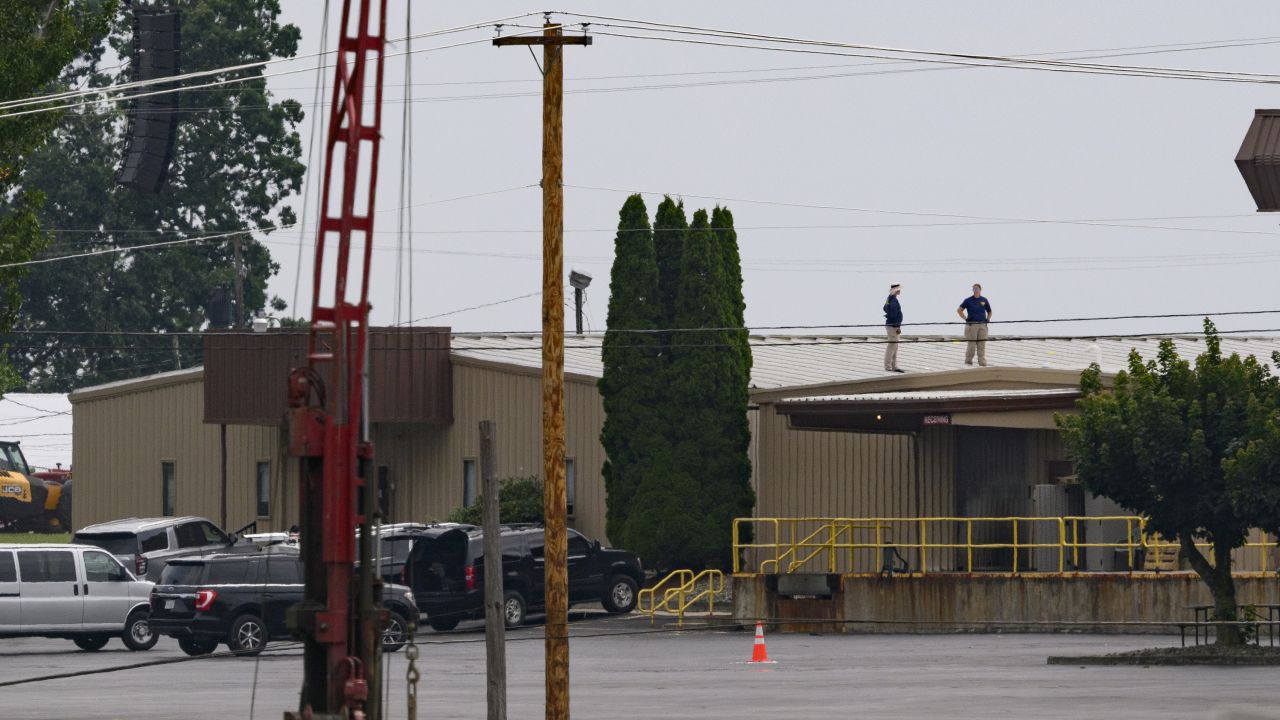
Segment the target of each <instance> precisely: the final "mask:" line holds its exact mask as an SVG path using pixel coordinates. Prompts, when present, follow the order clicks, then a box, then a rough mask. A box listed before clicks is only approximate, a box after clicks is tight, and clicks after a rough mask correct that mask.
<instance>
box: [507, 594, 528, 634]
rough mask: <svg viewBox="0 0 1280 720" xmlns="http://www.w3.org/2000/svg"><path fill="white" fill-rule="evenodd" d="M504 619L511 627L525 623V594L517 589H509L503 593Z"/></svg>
mask: <svg viewBox="0 0 1280 720" xmlns="http://www.w3.org/2000/svg"><path fill="white" fill-rule="evenodd" d="M502 620H503V622H504V623H506V625H507V627H509V628H513V627H520V626H521V625H523V624H524V620H525V605H524V596H523V595H521V594H520V593H518V592H516V591H515V590H508V591H506V592H505V593H503V594H502Z"/></svg>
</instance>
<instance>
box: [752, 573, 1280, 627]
mask: <svg viewBox="0 0 1280 720" xmlns="http://www.w3.org/2000/svg"><path fill="white" fill-rule="evenodd" d="M731 583H732V586H733V614H734V619H735V620H736V621H737V622H741V623H753V622H755V621H756V620H758V619H766V618H771V619H775V620H781V621H783V625H782V628H781V629H783V630H791V631H801V632H803V631H815V632H816V631H821V632H858V633H949V632H981V631H988V630H1001V631H1006V632H1017V631H1026V632H1053V631H1064V630H1069V631H1076V632H1110V633H1177V632H1178V628H1177V627H1175V626H1173V625H1167V626H1155V625H1140V624H1136V623H1152V622H1168V623H1177V622H1189V621H1191V620H1192V619H1193V611H1192V609H1191V608H1192V606H1194V605H1203V604H1208V603H1210V602H1211V598H1210V595H1209V591H1208V589H1207V588H1206V587H1205V586H1204V583H1203V582H1201V581H1200V578H1199V577H1197V576H1195V575H1193V574H1189V573H1160V574H1156V573H1150V574H1147V573H1140V574H1138V573H1135V574H1128V573H1090V574H1087V575H1076V576H1071V575H1067V576H1053V575H1019V576H1009V575H947V574H938V575H925V576H895V577H886V578H880V577H876V576H866V575H830V576H828V575H793V576H787V575H763V574H739V575H734V576H733V578H732V579H731ZM1236 597H1237V599H1238V600H1239V602H1240V604H1241V605H1266V604H1277V603H1280V578H1277V577H1276V576H1275V575H1270V576H1249V577H1237V578H1236ZM788 620H795V621H796V622H793V623H789V622H786V621H788ZM853 620H862V621H870V622H865V623H853V622H849V623H846V622H842V621H853ZM824 621H825V622H824ZM987 623H990V625H987ZM1041 623H1061V625H1059V626H1057V627H1046V626H1044V625H1040V624H1041ZM1073 623H1078V624H1077V625H1071V624H1073ZM1093 623H1098V624H1093ZM1102 623H1135V624H1134V625H1107V624H1102Z"/></svg>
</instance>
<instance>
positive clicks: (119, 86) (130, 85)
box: [0, 12, 541, 118]
mask: <svg viewBox="0 0 1280 720" xmlns="http://www.w3.org/2000/svg"><path fill="white" fill-rule="evenodd" d="M537 14H539V13H537V12H528V13H523V14H521V15H512V16H509V17H505V18H497V19H494V20H486V21H483V22H476V23H470V24H467V25H458V26H455V27H452V28H445V29H443V30H434V31H431V32H426V33H422V34H420V35H417V36H408V35H406V36H405V37H402V38H395V39H392V40H388V43H391V44H395V43H399V42H402V41H406V40H411V39H414V38H419V39H421V38H428V37H439V36H441V35H451V34H454V33H458V32H465V31H468V30H481V29H487V28H490V27H492V26H493V25H494V24H497V23H505V22H507V21H510V20H519V19H521V18H525V17H529V16H530V15H537ZM325 23H326V24H327V23H328V17H327V16H326V17H325ZM538 30H539V31H541V28H538ZM516 34H517V35H523V34H526V33H516ZM487 40H488V38H486V39H485V41H487ZM477 42H479V41H477ZM467 44H470V43H467ZM447 47H456V46H447ZM447 47H442V48H438V49H447ZM427 50H428V51H430V50H431V48H428V49H427ZM334 52H337V51H336V50H335V51H327V50H324V49H323V47H322V49H321V51H320V52H318V53H309V54H307V55H294V56H292V57H287V58H272V59H268V60H259V61H255V62H249V63H241V64H239V65H226V66H223V67H218V68H213V69H210V70H198V71H193V72H189V73H183V74H181V75H174V76H172V77H165V78H155V79H151V80H134V81H130V82H124V83H114V84H112V85H109V86H106V87H96V88H88V89H85V90H71V91H64V92H58V93H49V94H45V95H38V96H34V97H28V98H21V99H17V100H8V101H4V102H0V110H6V109H9V108H14V107H26V106H30V105H37V104H40V103H45V102H52V101H54V100H63V99H67V98H73V97H81V96H87V95H102V94H106V93H110V92H119V91H123V90H132V89H136V88H141V87H150V86H154V85H163V84H169V83H175V82H182V81H185V80H194V79H197V78H203V77H210V76H213V75H219V74H222V73H228V72H238V71H241V70H254V69H259V68H262V67H266V66H267V65H275V64H278V63H287V62H296V61H298V60H306V59H309V58H313V57H319V58H323V57H325V56H326V55H330V54H332V53H334ZM400 54H402V53H394V54H392V55H389V56H388V57H395V56H396V55H400ZM329 67H333V66H329ZM108 69H110V68H108ZM309 71H310V69H309V68H308V69H305V70H295V71H290V72H287V73H279V74H282V75H287V74H293V73H297V72H309ZM271 76H272V75H254V76H249V77H244V78H234V79H230V80H227V81H224V82H245V81H247V80H253V79H258V78H262V77H271ZM218 84H221V83H218ZM197 87H207V86H205V85H202V86H197ZM183 89H184V88H174V89H172V90H169V91H168V92H178V91H181V90H183ZM131 97H143V96H141V95H137V96H131ZM131 97H130V98H121V99H131ZM46 109H57V108H46ZM4 117H9V116H7V115H0V118H4Z"/></svg>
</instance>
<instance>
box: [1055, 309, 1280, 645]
mask: <svg viewBox="0 0 1280 720" xmlns="http://www.w3.org/2000/svg"><path fill="white" fill-rule="evenodd" d="M1081 390H1082V391H1083V397H1082V398H1081V399H1080V400H1079V401H1078V402H1077V405H1078V407H1079V410H1080V413H1079V414H1078V415H1074V416H1067V417H1059V419H1058V424H1059V426H1060V427H1061V428H1062V429H1063V436H1064V439H1065V441H1066V443H1067V446H1068V448H1069V449H1070V451H1071V454H1072V456H1073V458H1074V459H1075V462H1076V469H1077V471H1078V473H1079V475H1080V480H1081V482H1083V483H1084V484H1085V486H1086V487H1088V488H1089V489H1090V490H1091V491H1093V492H1094V493H1097V494H1099V495H1105V496H1107V497H1109V498H1111V499H1113V500H1115V501H1116V502H1117V503H1119V504H1120V505H1122V506H1123V507H1125V508H1127V509H1128V510H1130V511H1132V512H1135V513H1139V514H1142V515H1145V516H1147V517H1148V518H1149V522H1148V528H1149V529H1151V530H1153V531H1155V532H1158V533H1160V534H1161V535H1163V536H1165V537H1168V538H1175V537H1176V538H1177V539H1178V542H1179V545H1180V547H1181V552H1182V557H1183V558H1185V559H1186V560H1187V562H1188V563H1190V565H1191V567H1192V569H1194V570H1195V572H1196V573H1197V574H1198V575H1199V576H1200V578H1201V580H1203V581H1204V583H1205V584H1206V585H1207V586H1208V588H1209V590H1210V591H1211V593H1212V595H1213V600H1214V613H1215V616H1216V617H1217V618H1218V619H1222V620H1234V619H1236V618H1237V617H1238V616H1239V615H1238V608H1237V604H1236V595H1235V584H1234V582H1233V581H1232V578H1231V551H1232V549H1234V548H1237V547H1240V546H1241V545H1243V544H1244V542H1245V539H1246V535H1247V533H1248V530H1249V527H1250V524H1251V522H1253V521H1256V520H1257V518H1253V517H1251V516H1250V515H1251V513H1250V512H1249V508H1248V507H1247V506H1243V507H1242V504H1241V502H1240V501H1244V502H1245V503H1247V502H1249V501H1251V500H1252V499H1253V498H1255V497H1257V496H1258V495H1259V494H1261V495H1265V496H1267V497H1270V498H1272V499H1274V498H1275V497H1276V492H1277V491H1276V480H1275V478H1276V475H1275V474H1274V473H1273V472H1271V468H1274V467H1276V465H1277V460H1276V458H1277V455H1275V454H1274V452H1275V450H1276V447H1277V445H1276V444H1275V439H1274V437H1273V436H1272V435H1271V434H1270V431H1269V429H1268V423H1267V422H1262V421H1261V420H1262V419H1263V418H1267V419H1269V421H1270V422H1275V421H1276V418H1277V412H1278V411H1280V389H1278V387H1277V380H1276V378H1274V377H1272V376H1271V373H1270V371H1269V370H1268V369H1267V367H1266V366H1265V365H1263V364H1261V363H1259V362H1258V361H1257V359H1256V358H1254V357H1252V356H1249V357H1246V358H1243V359H1242V358H1241V357H1240V356H1238V355H1231V356H1230V357H1223V356H1222V350H1221V343H1220V341H1219V338H1218V334H1217V331H1216V329H1215V328H1214V326H1213V324H1212V323H1211V322H1209V321H1208V320H1207V319H1206V320H1205V352H1204V353H1203V354H1201V355H1200V357H1198V358H1197V359H1196V361H1195V364H1194V365H1192V364H1191V363H1189V362H1188V361H1186V360H1183V359H1182V358H1180V357H1178V354H1177V352H1176V350H1175V349H1174V345H1173V343H1172V342H1171V341H1168V340H1165V341H1163V342H1162V343H1161V344H1160V349H1159V352H1158V353H1157V356H1156V358H1155V359H1154V360H1151V361H1147V362H1143V360H1142V358H1141V357H1140V356H1139V355H1138V353H1137V352H1136V351H1134V352H1133V353H1132V354H1131V355H1130V357H1129V369H1128V372H1121V373H1119V374H1118V375H1117V376H1116V379H1115V385H1114V387H1113V388H1112V389H1111V390H1106V389H1105V388H1104V387H1103V384H1102V377H1101V371H1100V370H1099V368H1098V366H1097V365H1094V366H1093V367H1092V368H1090V369H1089V370H1087V371H1086V372H1085V373H1084V375H1083V376H1082V379H1081ZM1273 427H1274V426H1273ZM1228 476H1230V477H1231V482H1230V483H1229V482H1228ZM1233 496H1234V498H1235V499H1236V500H1237V502H1232V500H1233ZM1197 540H1205V541H1208V542H1210V543H1212V544H1213V553H1212V557H1211V558H1206V557H1205V555H1204V554H1203V553H1202V552H1201V551H1200V549H1199V548H1197V547H1196V545H1195V542H1196V541H1197ZM1240 641H1241V634H1240V632H1239V630H1238V628H1237V627H1236V626H1229V625H1224V626H1221V627H1220V628H1219V630H1218V643H1220V644H1237V643H1239V642H1240Z"/></svg>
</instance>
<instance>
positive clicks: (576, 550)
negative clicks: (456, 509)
mask: <svg viewBox="0 0 1280 720" xmlns="http://www.w3.org/2000/svg"><path fill="white" fill-rule="evenodd" d="M568 533H569V548H568V549H569V558H568V565H569V603H570V605H577V604H583V603H590V602H600V603H601V604H602V605H604V609H605V610H608V611H609V612H611V613H628V612H631V610H632V609H634V608H635V606H636V593H637V590H638V589H639V587H640V581H641V580H642V579H643V578H644V573H643V570H642V568H641V564H640V558H639V557H637V556H636V554H635V553H632V552H628V551H626V550H617V549H613V548H605V547H601V545H600V543H599V541H594V542H593V541H591V540H588V539H587V538H586V536H584V535H582V534H581V533H579V532H577V531H576V530H569V531H568ZM407 540H411V543H410V546H409V547H408V551H407V553H405V556H404V560H403V562H402V564H401V567H400V568H399V577H398V578H389V579H397V580H398V581H399V582H401V583H403V584H405V585H408V586H409V587H411V588H413V594H414V598H415V599H416V600H417V603H418V608H419V609H420V610H422V611H423V612H424V613H426V616H427V623H428V624H429V625H431V627H432V628H435V629H436V630H452V629H453V628H455V627H457V625H458V623H459V622H461V621H462V620H466V619H471V618H479V617H483V615H484V558H483V554H484V553H483V543H484V532H483V531H482V530H481V528H479V527H476V526H475V525H460V524H454V523H447V524H441V525H428V526H419V527H414V528H404V529H400V530H397V531H396V532H395V533H393V534H392V535H391V536H390V537H388V538H384V543H385V544H384V547H387V546H389V549H388V550H385V551H384V557H388V558H390V559H391V562H390V563H388V562H386V561H384V563H383V577H384V578H386V577H387V572H388V571H389V570H393V569H394V568H396V560H395V558H396V557H397V556H398V555H399V553H400V550H401V549H403V546H402V547H401V548H397V547H396V544H397V543H405V542H406V541H407ZM543 545H544V531H543V528H542V526H541V525H504V526H502V570H503V582H502V586H503V617H504V619H505V622H506V624H507V625H508V626H509V627H514V626H517V625H520V624H522V623H524V621H525V619H526V616H527V614H528V613H529V612H530V611H532V610H536V609H541V608H543V607H544V602H543V585H544V583H543V574H544V569H543V567H544V566H543V563H544V560H543Z"/></svg>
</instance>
